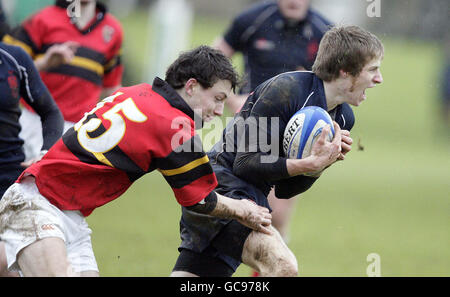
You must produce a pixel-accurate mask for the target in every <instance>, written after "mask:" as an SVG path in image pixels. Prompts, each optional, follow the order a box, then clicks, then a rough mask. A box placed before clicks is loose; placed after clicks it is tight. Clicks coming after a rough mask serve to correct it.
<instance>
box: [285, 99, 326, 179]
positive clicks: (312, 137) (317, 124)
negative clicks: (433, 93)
mask: <svg viewBox="0 0 450 297" xmlns="http://www.w3.org/2000/svg"><path fill="white" fill-rule="evenodd" d="M326 125H330V127H331V129H330V133H329V134H328V137H327V140H328V141H330V142H331V141H332V140H333V137H334V126H333V121H332V119H331V117H330V115H329V114H328V113H327V112H326V111H325V110H324V109H322V108H320V107H318V106H308V107H304V108H302V109H300V110H299V111H297V112H296V113H295V114H294V115H293V116H292V118H291V119H290V120H289V122H288V124H287V126H286V129H285V130H284V135H283V150H284V153H285V156H286V158H289V159H303V158H306V157H308V156H309V155H310V154H311V150H312V147H313V145H314V143H315V142H316V141H317V139H318V138H319V136H320V133H322V129H323V127H325V126H326ZM320 173H321V171H320V172H311V173H308V174H304V175H306V176H315V177H317V176H319V175H320Z"/></svg>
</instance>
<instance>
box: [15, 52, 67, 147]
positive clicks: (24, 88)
mask: <svg viewBox="0 0 450 297" xmlns="http://www.w3.org/2000/svg"><path fill="white" fill-rule="evenodd" d="M15 49H16V50H15V51H14V52H15V53H14V54H15V56H16V58H17V61H18V62H19V68H20V71H21V73H22V78H21V81H20V95H21V96H22V98H24V100H25V101H26V102H27V103H28V104H29V105H30V106H31V107H32V108H33V109H34V110H35V111H36V113H37V114H38V115H39V116H40V117H41V122H42V133H43V145H42V149H43V150H48V149H49V148H50V147H51V146H52V145H53V144H54V143H55V142H56V141H57V140H58V139H59V138H60V137H61V135H62V132H63V128H64V120H63V116H62V114H61V112H60V110H59V108H58V106H57V105H56V103H55V101H54V100H53V97H52V96H51V94H50V92H49V91H48V89H47V87H46V86H45V84H44V83H43V82H42V80H41V77H40V75H39V72H38V71H37V69H36V67H35V66H34V62H33V60H32V59H31V57H30V56H29V55H28V54H27V53H25V51H24V50H22V49H21V48H19V47H16V48H15Z"/></svg>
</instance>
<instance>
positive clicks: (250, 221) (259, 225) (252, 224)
mask: <svg viewBox="0 0 450 297" xmlns="http://www.w3.org/2000/svg"><path fill="white" fill-rule="evenodd" d="M237 201H239V203H240V204H241V205H240V206H241V207H240V210H241V214H240V215H239V216H238V217H239V218H238V219H237V220H238V221H239V223H241V224H242V225H244V226H247V227H249V228H251V229H253V230H256V231H259V232H262V233H265V234H268V235H271V234H272V232H271V231H270V228H269V226H270V224H271V223H272V215H271V214H270V212H269V210H268V209H267V208H265V207H262V206H259V205H257V204H256V203H255V202H253V201H252V200H249V199H242V200H236V202H237Z"/></svg>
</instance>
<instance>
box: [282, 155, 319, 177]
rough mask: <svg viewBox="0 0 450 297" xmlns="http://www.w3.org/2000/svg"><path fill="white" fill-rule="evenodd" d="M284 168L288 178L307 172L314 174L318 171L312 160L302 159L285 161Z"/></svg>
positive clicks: (308, 158)
mask: <svg viewBox="0 0 450 297" xmlns="http://www.w3.org/2000/svg"><path fill="white" fill-rule="evenodd" d="M286 168H287V172H288V174H289V176H297V175H300V174H305V173H309V172H315V171H318V170H319V169H320V166H318V164H317V162H315V160H314V158H312V157H307V158H304V159H286Z"/></svg>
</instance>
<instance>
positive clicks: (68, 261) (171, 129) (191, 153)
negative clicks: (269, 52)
mask: <svg viewBox="0 0 450 297" xmlns="http://www.w3.org/2000/svg"><path fill="white" fill-rule="evenodd" d="M236 82H237V75H236V73H235V71H234V69H233V67H232V65H231V63H230V61H229V60H228V58H226V57H225V56H224V55H223V54H222V53H221V52H220V51H218V50H215V49H212V48H210V47H207V46H200V47H198V48H196V49H193V50H191V51H188V52H185V53H182V54H181V55H180V57H178V59H177V60H176V61H175V62H174V63H173V64H172V65H171V66H169V68H168V70H167V73H166V79H165V80H162V79H159V78H155V80H154V81H153V84H152V85H151V86H150V85H148V84H140V85H136V86H132V87H125V88H121V89H119V90H118V91H117V92H115V93H113V94H112V95H111V96H109V97H107V98H105V99H104V100H103V101H101V102H100V103H99V104H98V105H97V106H96V107H95V108H94V109H93V110H91V111H90V112H89V113H86V115H85V116H84V118H82V119H81V120H80V121H79V122H77V123H76V124H75V125H74V126H73V127H72V128H70V129H69V130H68V131H67V132H66V133H65V134H64V135H63V137H62V138H61V139H60V140H59V141H58V142H57V143H56V144H55V145H54V146H53V147H52V148H51V149H50V150H49V151H48V153H47V154H46V155H45V156H44V157H43V159H42V160H41V161H39V162H38V163H36V164H34V165H32V166H31V167H29V168H28V169H27V170H26V171H25V172H24V173H23V174H22V175H21V176H20V177H19V178H18V180H17V182H16V183H15V184H14V185H12V186H11V187H10V188H9V189H8V190H7V192H6V193H5V195H4V196H3V199H2V200H1V201H0V218H1V220H0V237H1V238H2V240H3V241H4V242H5V250H6V256H7V257H6V258H7V262H8V269H10V270H18V271H21V272H22V273H23V275H25V276H50V275H62V276H64V275H71V274H75V275H82V276H86V275H89V276H95V275H98V268H97V264H96V261H95V257H94V254H93V251H92V245H91V239H90V233H91V230H90V229H89V227H88V226H87V223H86V221H85V218H84V217H85V216H88V215H89V214H91V212H92V211H93V210H94V209H95V208H97V207H99V206H102V205H104V204H105V203H108V202H110V201H111V200H113V199H116V198H118V197H119V196H120V195H122V194H123V193H124V192H125V191H126V190H127V189H128V187H130V186H131V184H132V183H133V182H134V181H135V180H137V179H138V178H139V177H141V176H143V175H144V174H146V173H148V172H151V171H153V170H155V169H156V170H158V171H159V172H161V173H162V175H163V176H164V178H165V179H166V181H167V182H168V184H169V185H170V186H171V188H172V189H173V192H174V194H175V197H176V199H177V201H178V203H179V204H181V205H183V206H186V207H188V209H191V210H193V211H195V212H199V213H203V214H209V215H213V216H217V217H223V218H232V219H237V220H239V221H240V222H241V223H243V224H245V225H246V226H248V227H250V228H253V229H255V230H258V231H261V232H264V233H270V231H269V229H268V227H269V225H270V221H271V215H270V213H269V211H268V209H267V208H264V207H260V206H257V205H256V204H254V203H253V202H250V201H249V200H246V199H244V200H235V199H231V198H227V197H224V196H222V195H220V194H217V193H215V192H214V189H215V187H216V185H217V180H216V176H215V174H214V173H213V170H212V167H211V165H210V164H209V160H208V157H207V155H206V154H205V153H204V151H203V149H202V143H201V140H200V139H199V137H198V136H197V135H196V134H195V121H194V119H195V118H199V119H201V120H202V121H208V120H211V119H212V118H213V117H215V116H220V115H222V112H223V108H224V102H225V100H226V99H227V97H229V95H230V93H231V92H232V90H233V89H234V87H235V85H236ZM197 128H199V127H197Z"/></svg>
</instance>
